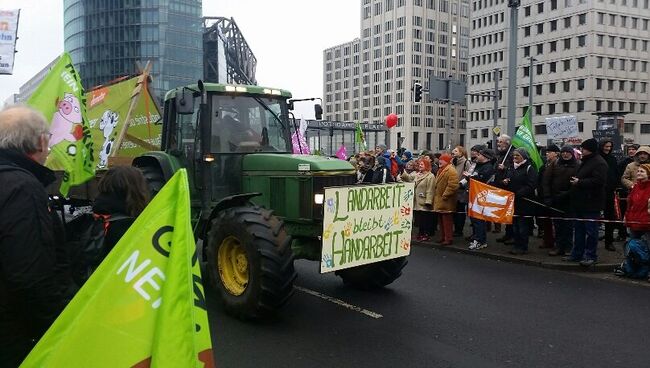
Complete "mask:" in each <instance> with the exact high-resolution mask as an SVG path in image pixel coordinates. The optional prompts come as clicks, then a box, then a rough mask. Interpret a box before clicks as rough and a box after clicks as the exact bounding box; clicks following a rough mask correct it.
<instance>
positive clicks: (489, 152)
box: [479, 148, 496, 161]
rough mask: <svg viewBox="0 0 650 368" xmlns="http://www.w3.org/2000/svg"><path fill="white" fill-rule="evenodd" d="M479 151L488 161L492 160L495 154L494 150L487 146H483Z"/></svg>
mask: <svg viewBox="0 0 650 368" xmlns="http://www.w3.org/2000/svg"><path fill="white" fill-rule="evenodd" d="M479 153H480V154H481V156H483V157H485V158H487V159H488V160H489V161H492V160H494V157H495V156H496V155H495V153H494V151H493V150H491V149H489V148H483V149H482V150H481V151H480V152H479Z"/></svg>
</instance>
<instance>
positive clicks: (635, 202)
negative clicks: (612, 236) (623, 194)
mask: <svg viewBox="0 0 650 368" xmlns="http://www.w3.org/2000/svg"><path fill="white" fill-rule="evenodd" d="M649 176H650V164H643V165H641V166H639V169H638V170H637V172H636V183H635V184H634V186H633V187H632V190H631V191H630V195H629V196H628V197H627V211H626V212H625V223H626V225H627V226H628V227H629V228H630V234H631V236H632V238H640V237H642V236H643V235H644V234H645V233H647V232H650V213H648V200H650V180H648V177H649Z"/></svg>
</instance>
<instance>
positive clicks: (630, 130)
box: [623, 123, 634, 133]
mask: <svg viewBox="0 0 650 368" xmlns="http://www.w3.org/2000/svg"><path fill="white" fill-rule="evenodd" d="M623 132H624V133H634V123H625V125H624V127H623Z"/></svg>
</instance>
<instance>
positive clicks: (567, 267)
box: [411, 240, 619, 272]
mask: <svg viewBox="0 0 650 368" xmlns="http://www.w3.org/2000/svg"><path fill="white" fill-rule="evenodd" d="M411 244H412V245H416V246H419V247H423V248H432V249H438V250H443V251H446V252H456V253H461V254H468V255H472V256H475V257H481V258H487V259H494V260H497V261H505V262H510V263H518V264H523V265H527V266H535V267H541V268H547V269H553V270H563V271H583V272H584V271H591V272H612V271H613V270H614V268H615V267H616V266H618V265H619V263H596V264H595V265H593V266H591V267H584V266H581V265H580V264H577V263H572V262H561V263H560V262H545V261H538V260H534V259H530V258H523V257H520V256H514V255H506V254H495V253H486V252H482V251H480V250H478V251H475V250H469V249H466V248H461V247H456V246H453V245H452V246H442V245H436V244H434V243H432V242H426V243H425V242H420V241H417V240H413V241H411ZM524 257H525V256H524Z"/></svg>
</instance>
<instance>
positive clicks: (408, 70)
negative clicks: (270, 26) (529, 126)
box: [323, 0, 470, 151]
mask: <svg viewBox="0 0 650 368" xmlns="http://www.w3.org/2000/svg"><path fill="white" fill-rule="evenodd" d="M360 5H361V26H360V37H359V38H357V39H354V40H352V41H350V42H346V43H344V44H341V45H337V46H334V47H331V48H328V49H326V50H324V51H323V96H324V101H323V105H324V110H325V114H324V118H325V119H326V120H331V121H360V122H363V123H368V124H383V123H384V120H385V117H386V116H387V115H388V114H390V113H395V114H397V115H398V117H399V124H398V126H397V127H395V128H393V129H391V131H390V135H389V136H390V138H389V139H388V141H389V142H387V143H388V144H389V145H390V146H391V147H392V148H397V147H398V145H400V143H401V146H403V147H406V148H408V149H412V150H414V151H419V150H423V149H433V150H442V149H444V148H446V147H447V146H448V145H449V144H450V143H451V144H452V145H455V144H465V141H466V139H465V133H466V116H465V111H466V109H465V107H464V106H460V105H455V106H454V107H453V108H452V120H451V124H450V125H451V126H450V131H451V137H446V136H445V129H446V123H447V122H446V109H447V105H446V103H438V102H429V101H428V100H427V94H426V93H425V94H424V95H423V100H422V101H421V102H413V85H414V83H422V84H423V85H424V86H425V88H426V84H427V80H428V77H429V76H430V75H433V76H436V77H439V78H447V77H449V76H451V77H452V78H453V79H457V80H466V76H467V67H468V65H467V61H468V56H469V10H470V1H469V0H455V1H454V0H452V1H448V0H361V1H360ZM449 138H451V139H449ZM368 143H369V145H370V146H374V145H376V144H377V143H383V142H373V141H372V139H371V140H370V141H369V142H368Z"/></svg>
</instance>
